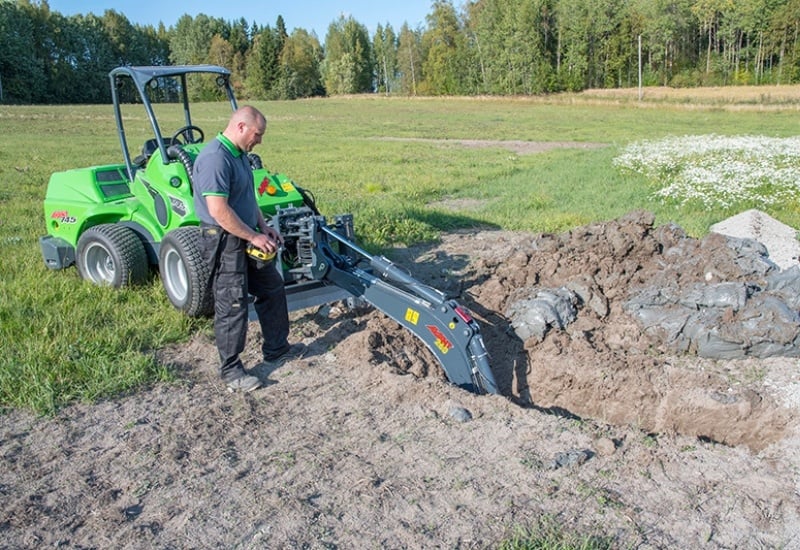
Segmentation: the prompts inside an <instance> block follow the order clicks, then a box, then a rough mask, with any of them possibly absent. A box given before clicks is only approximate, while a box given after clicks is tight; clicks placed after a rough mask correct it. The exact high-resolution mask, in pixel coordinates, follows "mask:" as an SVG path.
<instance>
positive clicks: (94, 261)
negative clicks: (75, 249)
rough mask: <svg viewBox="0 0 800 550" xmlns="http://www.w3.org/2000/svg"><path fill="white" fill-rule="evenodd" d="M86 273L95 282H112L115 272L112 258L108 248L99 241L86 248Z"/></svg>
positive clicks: (115, 268)
mask: <svg viewBox="0 0 800 550" xmlns="http://www.w3.org/2000/svg"><path fill="white" fill-rule="evenodd" d="M85 258H86V273H87V275H88V276H89V278H90V279H91V280H92V281H93V282H95V283H106V284H112V283H113V282H114V277H115V275H116V273H117V267H116V265H115V264H114V258H113V257H112V256H111V253H110V252H109V251H108V249H107V248H106V247H105V246H103V245H102V244H99V243H92V244H91V245H89V246H88V247H87V248H86V254H85Z"/></svg>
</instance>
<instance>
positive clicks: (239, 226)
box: [204, 195, 279, 253]
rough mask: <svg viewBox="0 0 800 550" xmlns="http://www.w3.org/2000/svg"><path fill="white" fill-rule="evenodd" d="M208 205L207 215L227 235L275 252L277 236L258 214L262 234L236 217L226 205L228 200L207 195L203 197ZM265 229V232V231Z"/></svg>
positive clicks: (277, 244)
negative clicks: (209, 215) (229, 234)
mask: <svg viewBox="0 0 800 550" xmlns="http://www.w3.org/2000/svg"><path fill="white" fill-rule="evenodd" d="M204 198H205V200H206V204H207V205H208V213H209V214H211V217H212V218H214V220H215V221H216V222H217V223H218V224H219V225H220V227H222V229H224V230H225V231H227V232H228V233H231V234H233V235H236V236H237V237H239V238H240V239H244V240H245V241H248V242H250V243H253V245H254V246H256V247H257V248H260V249H261V250H263V251H265V252H270V253H271V252H277V250H278V246H279V236H278V235H277V233H276V232H275V231H274V230H273V229H272V228H271V227H268V226H267V224H266V222H265V221H264V217H263V216H262V215H261V213H260V212H259V219H258V225H259V228H260V229H261V231H262V233H258V232H257V231H255V230H253V229H251V228H250V227H248V226H247V224H245V223H244V222H243V221H242V219H241V218H240V217H239V216H237V215H236V212H234V211H233V208H231V207H230V205H229V204H228V198H227V197H223V196H219V195H207V196H206V197H204ZM265 229H266V231H265Z"/></svg>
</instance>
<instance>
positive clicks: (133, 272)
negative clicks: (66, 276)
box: [75, 223, 148, 288]
mask: <svg viewBox="0 0 800 550" xmlns="http://www.w3.org/2000/svg"><path fill="white" fill-rule="evenodd" d="M75 256H76V261H75V263H76V264H77V267H78V273H80V275H81V277H83V278H84V279H85V280H87V281H91V282H93V283H94V284H97V285H110V286H112V287H114V288H120V287H124V286H128V285H135V284H138V283H141V282H142V281H144V280H145V278H146V277H147V272H148V264H147V254H146V253H145V250H144V244H142V241H141V240H140V239H139V236H138V235H136V233H134V232H133V230H131V229H130V228H128V227H125V226H123V225H116V224H111V223H104V224H100V225H95V226H94V227H90V228H89V229H87V230H86V231H84V233H83V235H81V237H80V239H78V247H77V250H76V254H75Z"/></svg>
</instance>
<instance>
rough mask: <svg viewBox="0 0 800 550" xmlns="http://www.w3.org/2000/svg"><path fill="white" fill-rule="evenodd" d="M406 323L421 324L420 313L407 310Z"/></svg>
mask: <svg viewBox="0 0 800 550" xmlns="http://www.w3.org/2000/svg"><path fill="white" fill-rule="evenodd" d="M406 321H408V322H409V323H411V324H412V325H416V324H417V323H419V311H414V310H413V309H411V308H408V309H407V310H406Z"/></svg>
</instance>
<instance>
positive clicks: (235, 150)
mask: <svg viewBox="0 0 800 550" xmlns="http://www.w3.org/2000/svg"><path fill="white" fill-rule="evenodd" d="M217 139H218V140H219V141H220V142H221V143H222V145H223V146H224V147H225V149H227V150H228V151H230V153H231V155H233V156H234V158H239V157H240V156H242V151H241V149H239V148H238V147H236V145H234V144H233V142H232V141H231V140H229V139H228V138H227V137H226V136H225V134H223V133H222V132H220V133H219V134H217Z"/></svg>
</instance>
